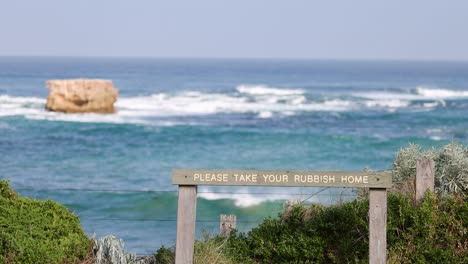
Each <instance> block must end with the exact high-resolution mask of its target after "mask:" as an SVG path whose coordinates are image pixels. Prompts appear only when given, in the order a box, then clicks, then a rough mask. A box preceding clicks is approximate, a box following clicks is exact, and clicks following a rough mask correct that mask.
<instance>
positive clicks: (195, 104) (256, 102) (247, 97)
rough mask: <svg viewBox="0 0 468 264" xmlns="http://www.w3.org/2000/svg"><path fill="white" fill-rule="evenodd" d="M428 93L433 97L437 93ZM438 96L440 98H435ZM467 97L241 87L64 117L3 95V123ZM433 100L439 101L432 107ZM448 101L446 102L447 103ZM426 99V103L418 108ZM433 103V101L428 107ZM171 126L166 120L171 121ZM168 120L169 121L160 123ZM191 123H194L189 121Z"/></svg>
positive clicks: (379, 105)
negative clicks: (320, 93) (316, 94)
mask: <svg viewBox="0 0 468 264" xmlns="http://www.w3.org/2000/svg"><path fill="white" fill-rule="evenodd" d="M429 90H431V91H433V92H432V93H431V92H429ZM434 91H435V92H434ZM465 95H466V96H468V92H465V91H452V90H440V89H439V90H434V89H426V88H419V90H417V91H416V92H415V91H413V93H404V92H401V93H395V92H380V91H374V92H367V93H353V94H352V96H353V98H350V99H343V98H346V97H349V94H348V95H346V94H344V95H340V96H335V95H334V96H331V97H330V98H327V97H325V98H323V97H313V96H312V95H310V94H306V93H305V91H303V90H300V89H281V88H273V87H267V86H262V85H240V86H238V87H237V88H236V92H234V93H206V92H199V91H185V92H179V93H174V94H170V93H157V94H153V95H148V96H134V97H124V96H121V97H120V98H119V99H118V101H117V102H116V104H115V106H116V109H117V113H116V114H113V115H102V114H62V113H53V112H48V111H46V110H45V109H44V106H45V101H46V100H45V98H37V97H20V96H18V97H15V96H9V95H0V117H2V116H24V117H26V118H29V119H41V120H51V121H70V122H93V123H94V122H95V123H135V124H153V125H161V126H163V125H175V124H181V123H178V122H176V121H174V118H176V117H191V116H204V115H215V114H232V113H234V114H253V115H254V116H256V117H257V118H259V119H269V118H276V117H278V116H292V115H298V114H301V113H304V112H316V111H326V112H334V113H336V112H346V111H356V110H361V109H362V110H369V109H376V110H384V111H396V110H398V109H405V108H411V109H414V110H416V111H417V110H418V109H421V110H422V109H426V110H431V109H433V108H435V107H438V106H442V107H444V106H445V101H444V99H445V98H446V97H448V96H452V97H457V98H460V97H463V96H465ZM429 96H432V97H438V98H435V100H434V101H433V102H431V101H430V99H429ZM442 97H443V98H442ZM421 99H423V102H422V103H420V102H419V103H417V102H416V103H415V102H413V101H418V100H421ZM428 100H429V101H428ZM168 118H169V119H171V118H172V120H169V121H168V120H167V119H168ZM162 119H165V121H160V120H162ZM187 122H191V121H187Z"/></svg>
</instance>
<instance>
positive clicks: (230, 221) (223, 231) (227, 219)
mask: <svg viewBox="0 0 468 264" xmlns="http://www.w3.org/2000/svg"><path fill="white" fill-rule="evenodd" d="M219 218H220V219H219V220H220V222H219V235H220V236H222V237H229V235H230V234H231V230H232V229H236V225H237V223H236V221H237V217H236V215H233V214H230V215H225V214H222V215H220V216H219Z"/></svg>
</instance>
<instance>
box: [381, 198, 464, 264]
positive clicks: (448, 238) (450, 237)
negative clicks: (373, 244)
mask: <svg viewBox="0 0 468 264" xmlns="http://www.w3.org/2000/svg"><path fill="white" fill-rule="evenodd" d="M388 206H389V208H388V233H387V234H388V238H387V240H388V248H389V260H390V261H391V262H393V263H468V203H467V201H466V199H463V198H461V197H459V196H458V197H457V196H443V197H436V196H435V195H433V194H430V193H427V194H426V196H425V198H424V200H423V202H422V203H421V204H420V205H418V206H414V205H413V202H412V200H411V199H410V198H409V197H408V196H404V195H390V196H389V201H388Z"/></svg>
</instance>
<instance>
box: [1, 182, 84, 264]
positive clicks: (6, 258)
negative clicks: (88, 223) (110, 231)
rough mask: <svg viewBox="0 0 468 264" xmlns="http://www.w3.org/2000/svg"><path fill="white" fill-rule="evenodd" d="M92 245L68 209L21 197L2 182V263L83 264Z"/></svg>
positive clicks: (7, 184)
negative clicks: (82, 261)
mask: <svg viewBox="0 0 468 264" xmlns="http://www.w3.org/2000/svg"><path fill="white" fill-rule="evenodd" d="M91 246H92V245H91V241H90V239H89V238H88V237H87V236H86V234H85V233H84V232H83V230H82V229H81V225H80V221H79V219H78V217H77V216H76V215H75V214H73V212H71V211H69V210H68V209H67V208H66V207H65V206H63V205H60V204H58V203H56V202H54V201H51V200H46V201H39V200H35V199H31V198H28V197H21V196H19V195H18V194H17V193H16V192H15V191H13V190H12V189H11V188H10V186H9V182H8V181H5V180H0V263H2V264H8V263H31V264H40V263H44V264H46V263H81V260H83V259H84V258H85V256H86V255H87V252H88V250H89V249H90V247H91Z"/></svg>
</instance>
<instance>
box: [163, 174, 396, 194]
mask: <svg viewBox="0 0 468 264" xmlns="http://www.w3.org/2000/svg"><path fill="white" fill-rule="evenodd" d="M172 183H173V184H177V185H229V186H284V187H356V188H357V187H367V188H382V189H385V188H390V187H392V176H391V173H389V172H346V171H331V172H330V171H327V172H325V171H257V170H181V169H174V170H173V172H172Z"/></svg>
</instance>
